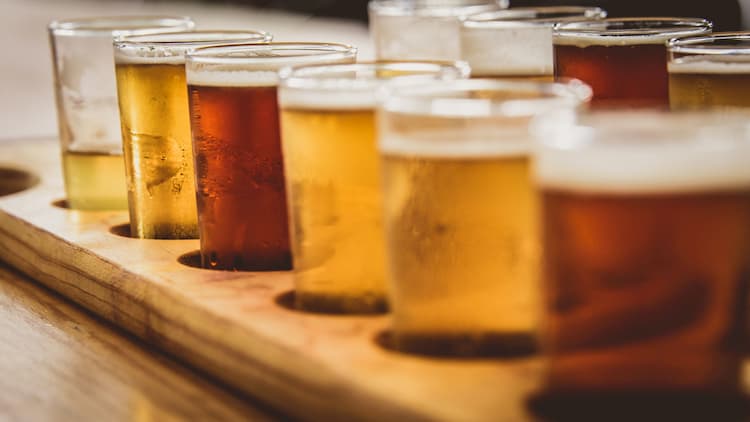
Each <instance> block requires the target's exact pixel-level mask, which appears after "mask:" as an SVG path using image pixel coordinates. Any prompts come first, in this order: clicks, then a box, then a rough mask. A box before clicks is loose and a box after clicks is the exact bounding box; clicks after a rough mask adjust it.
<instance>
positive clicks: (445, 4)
mask: <svg viewBox="0 0 750 422" xmlns="http://www.w3.org/2000/svg"><path fill="white" fill-rule="evenodd" d="M507 7H508V0H494V1H493V0H413V1H403V0H371V1H370V3H369V5H368V10H369V16H370V32H371V34H372V39H373V40H374V42H375V57H376V58H377V59H378V60H449V61H450V60H459V59H460V57H461V53H460V44H459V28H460V25H461V21H460V19H461V17H464V16H470V15H474V14H477V13H482V12H489V11H493V10H499V9H504V8H507Z"/></svg>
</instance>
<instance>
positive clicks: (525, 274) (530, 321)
mask: <svg viewBox="0 0 750 422" xmlns="http://www.w3.org/2000/svg"><path fill="white" fill-rule="evenodd" d="M383 175H384V183H383V185H384V195H385V198H384V200H385V204H386V207H385V217H384V219H385V227H386V233H387V242H388V248H387V249H388V251H389V252H390V255H389V262H390V276H391V277H392V278H393V281H395V282H394V283H392V289H393V290H392V301H393V302H394V306H393V308H394V313H393V324H394V326H397V327H398V333H397V334H396V336H395V341H396V347H398V348H400V349H406V350H416V351H425V352H433V351H435V352H439V350H432V349H437V348H441V347H449V348H450V347H453V344H461V343H462V342H466V339H467V338H471V339H472V340H471V343H473V344H471V345H464V346H462V347H467V348H468V349H467V353H470V352H471V349H470V348H471V347H477V348H478V349H482V348H487V349H494V348H516V347H520V348H527V347H531V343H532V341H533V340H532V338H531V336H532V333H533V332H534V329H535V327H536V320H535V312H534V308H535V306H536V304H537V298H536V293H537V274H536V268H537V267H538V253H539V250H538V249H539V247H538V243H537V239H536V237H537V224H536V217H537V215H536V208H537V205H536V198H535V196H534V194H533V191H532V186H531V180H530V178H529V159H528V156H527V155H526V154H523V153H521V154H518V155H516V154H508V155H505V154H503V153H494V152H492V151H487V152H486V153H481V154H476V155H464V154H462V153H460V152H456V153H455V154H451V153H445V154H431V153H424V154H420V153H419V152H418V151H405V152H403V153H398V152H397V151H387V152H385V153H384V156H383ZM435 336H437V337H438V338H439V340H435Z"/></svg>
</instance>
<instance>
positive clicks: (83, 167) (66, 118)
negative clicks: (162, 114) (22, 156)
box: [49, 16, 193, 210]
mask: <svg viewBox="0 0 750 422" xmlns="http://www.w3.org/2000/svg"><path fill="white" fill-rule="evenodd" d="M192 28H193V21H192V20H191V19H190V18H187V17H169V16H128V17H126V16H123V17H103V18H87V19H73V20H63V21H55V22H52V23H50V24H49V39H50V46H51V49H52V61H53V65H54V78H55V97H56V100H57V123H58V128H59V135H60V144H61V147H62V164H63V176H64V179H65V191H66V194H67V202H68V206H69V207H70V208H74V209H80V210H118V209H123V210H124V209H126V208H127V206H128V205H127V192H126V188H125V174H124V172H123V166H124V164H123V159H122V139H121V137H120V120H119V116H118V115H117V88H116V87H115V71H114V62H113V60H112V39H113V37H116V36H121V35H132V34H152V33H156V32H176V31H187V30H190V29H192Z"/></svg>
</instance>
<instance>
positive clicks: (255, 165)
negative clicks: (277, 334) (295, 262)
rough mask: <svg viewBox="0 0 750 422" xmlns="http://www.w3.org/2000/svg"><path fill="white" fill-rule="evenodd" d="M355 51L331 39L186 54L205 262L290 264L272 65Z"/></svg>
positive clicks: (241, 266) (344, 58)
mask: <svg viewBox="0 0 750 422" xmlns="http://www.w3.org/2000/svg"><path fill="white" fill-rule="evenodd" d="M356 56H357V49H356V48H354V47H352V46H349V45H344V44H330V43H328V44H327V43H270V44H265V45H238V46H229V47H215V48H204V49H199V50H196V51H194V52H192V53H190V54H188V58H187V65H186V66H187V83H188V89H189V93H190V94H189V95H190V116H191V124H192V133H193V151H194V155H195V184H196V187H197V193H198V195H197V198H198V218H199V225H198V227H199V229H200V239H201V258H202V263H203V267H205V268H216V269H235V270H288V269H291V267H292V258H291V251H290V246H289V221H288V218H287V198H286V189H285V182H284V162H283V159H282V154H281V139H280V137H281V135H280V128H279V117H278V103H277V100H276V97H277V96H276V90H277V88H276V87H277V85H278V83H279V80H278V70H279V69H280V68H282V67H286V66H290V65H300V64H316V63H353V62H354V61H355V60H356ZM318 158H320V159H323V158H324V157H318Z"/></svg>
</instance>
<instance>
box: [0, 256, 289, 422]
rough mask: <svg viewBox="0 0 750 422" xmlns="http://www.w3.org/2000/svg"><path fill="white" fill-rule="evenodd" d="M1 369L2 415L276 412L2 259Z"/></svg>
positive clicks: (212, 416) (188, 416)
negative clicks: (157, 349) (147, 343)
mask: <svg viewBox="0 0 750 422" xmlns="http://www.w3.org/2000/svg"><path fill="white" fill-rule="evenodd" d="M0 375H1V376H0V420H2V421H16V420H18V421H134V422H140V421H155V422H156V421H167V422H170V421H182V420H196V421H219V420H221V421H233V420H251V421H267V420H275V419H278V418H279V416H278V415H274V414H273V412H271V411H269V409H266V408H263V407H262V406H261V405H259V404H257V403H254V402H253V401H252V400H251V399H248V398H246V397H241V396H239V395H236V394H234V393H232V392H229V391H227V390H225V389H224V388H222V387H219V386H217V385H216V384H214V383H212V382H211V381H209V380H207V377H205V376H203V375H200V374H197V373H195V372H193V371H192V370H190V369H187V368H185V367H183V366H181V365H179V364H177V363H175V362H174V361H173V360H172V359H170V358H168V357H165V356H163V355H161V354H159V353H157V352H155V351H153V350H151V349H149V348H148V347H146V346H144V345H143V344H140V343H139V341H138V340H135V339H133V338H132V337H129V336H127V335H125V334H124V333H123V332H122V331H120V330H118V329H116V328H114V327H113V326H111V325H109V324H108V323H105V322H103V321H100V320H98V319H97V318H96V317H94V316H92V315H90V314H88V313H86V312H84V311H82V310H81V309H80V308H78V307H77V306H75V305H73V304H71V303H69V302H67V301H66V300H65V299H63V298H62V297H60V296H59V295H57V294H55V293H53V292H51V291H49V290H46V289H45V288H43V287H41V286H39V285H37V284H36V283H34V282H32V281H30V280H29V279H28V278H26V277H25V276H23V275H21V274H19V273H17V272H15V271H14V270H12V269H10V268H9V267H8V266H7V265H6V264H4V263H1V262H0Z"/></svg>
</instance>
